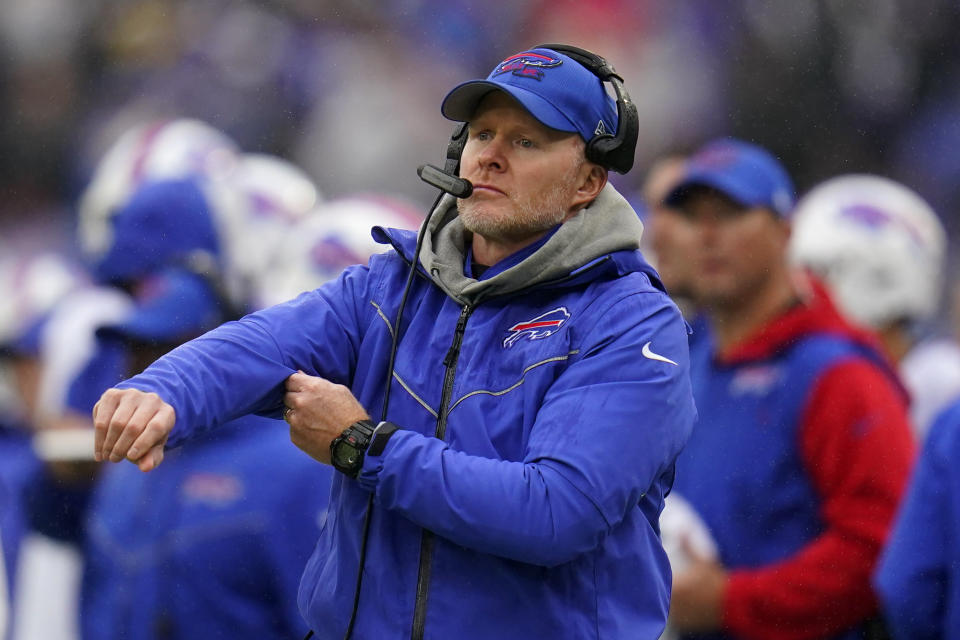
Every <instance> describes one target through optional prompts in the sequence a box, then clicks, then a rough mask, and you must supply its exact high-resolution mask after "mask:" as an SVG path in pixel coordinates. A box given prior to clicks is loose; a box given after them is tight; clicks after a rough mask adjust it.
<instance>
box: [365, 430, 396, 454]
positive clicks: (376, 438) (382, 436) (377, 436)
mask: <svg viewBox="0 0 960 640" xmlns="http://www.w3.org/2000/svg"><path fill="white" fill-rule="evenodd" d="M399 428H400V427H398V426H397V425H395V424H393V423H392V422H381V423H380V424H379V425H377V429H376V431H375V432H374V434H373V441H371V442H370V447H369V448H368V449H367V453H369V454H370V455H371V456H379V455H380V454H382V453H383V450H384V448H385V447H386V446H387V441H388V440H390V436H392V435H393V433H394V432H395V431H396V430H397V429H399Z"/></svg>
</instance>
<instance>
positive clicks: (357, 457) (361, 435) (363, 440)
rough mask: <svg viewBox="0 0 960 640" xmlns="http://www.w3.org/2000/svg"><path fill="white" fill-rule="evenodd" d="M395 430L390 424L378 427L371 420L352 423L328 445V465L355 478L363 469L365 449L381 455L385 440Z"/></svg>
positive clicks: (385, 444)
mask: <svg viewBox="0 0 960 640" xmlns="http://www.w3.org/2000/svg"><path fill="white" fill-rule="evenodd" d="M397 428H398V427H397V425H395V424H393V423H392V422H381V423H380V424H379V425H377V424H374V422H373V421H372V420H359V421H357V422H354V423H353V424H352V425H350V426H349V427H347V428H346V430H344V432H343V433H341V434H340V435H339V436H337V437H336V438H334V439H333V442H331V443H330V463H331V464H332V465H333V468H334V469H336V470H337V471H339V472H341V473H343V474H345V475H347V476H349V477H351V478H356V477H357V475H358V474H359V473H360V468H361V467H363V456H364V454H365V453H366V452H367V449H368V448H369V450H370V454H371V455H380V454H381V453H383V448H384V447H385V446H387V440H389V439H390V436H392V435H393V432H394V431H396V430H397ZM374 431H376V437H374Z"/></svg>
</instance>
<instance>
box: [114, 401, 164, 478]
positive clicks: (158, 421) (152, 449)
mask: <svg viewBox="0 0 960 640" xmlns="http://www.w3.org/2000/svg"><path fill="white" fill-rule="evenodd" d="M174 422H176V414H175V412H174V410H173V407H171V406H170V405H168V404H166V403H164V404H163V405H162V406H161V407H160V408H159V409H158V410H157V411H156V412H154V414H153V415H152V416H151V418H150V420H149V421H148V422H147V424H146V425H145V426H144V428H143V431H142V432H141V433H140V435H139V436H138V437H137V439H136V440H134V442H133V444H132V445H131V446H130V449H129V451H127V452H126V455H127V457H128V458H129V459H130V460H132V461H135V462H139V461H140V460H141V456H142V455H143V452H144V451H146V452H147V455H146V456H144V457H151V456H153V457H156V456H157V455H158V454H157V451H159V459H157V460H156V461H155V463H154V464H153V466H152V467H151V468H153V467H156V466H157V465H158V464H160V461H161V460H163V445H164V444H165V443H166V442H167V437H168V436H169V435H170V431H171V430H172V429H173V424H174ZM158 447H159V449H158ZM141 468H142V467H141Z"/></svg>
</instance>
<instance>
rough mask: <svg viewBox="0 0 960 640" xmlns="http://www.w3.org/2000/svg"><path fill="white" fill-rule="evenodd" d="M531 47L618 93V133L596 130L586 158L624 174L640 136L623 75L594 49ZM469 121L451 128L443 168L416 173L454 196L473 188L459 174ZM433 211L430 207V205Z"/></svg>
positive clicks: (425, 168) (424, 168)
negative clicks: (554, 55)
mask: <svg viewBox="0 0 960 640" xmlns="http://www.w3.org/2000/svg"><path fill="white" fill-rule="evenodd" d="M533 48H534V49H551V50H553V51H556V52H557V53H562V54H563V55H565V56H567V57H568V58H571V59H573V61H574V62H577V63H578V64H580V65H581V66H583V67H584V68H585V69H586V70H587V71H590V72H591V73H592V74H593V75H595V76H597V77H598V78H600V81H601V82H609V83H610V84H611V85H612V86H613V90H614V93H615V94H616V96H617V133H616V134H611V133H599V134H597V135H595V136H593V138H591V139H590V140H588V141H587V148H586V156H587V160H590V161H591V162H595V163H597V164H599V165H601V166H603V167H607V168H608V169H612V170H613V171H616V172H617V173H621V174H625V173H627V172H629V171H630V169H632V168H633V161H634V155H635V154H636V150H637V139H638V138H639V137H640V116H639V114H638V113H637V105H636V104H634V102H633V100H632V99H631V98H630V94H629V93H627V90H626V89H625V88H624V86H623V78H622V77H621V76H620V74H618V73H617V70H616V69H614V68H613V65H612V64H610V63H609V62H607V60H606V59H605V58H602V57H601V56H598V55H597V54H595V53H592V52H590V51H587V50H586V49H581V48H580V47H574V46H573V45H567V44H540V45H537V46H536V47H533ZM467 129H468V123H466V122H461V123H459V124H457V126H456V127H455V128H454V130H453V135H451V136H450V141H449V142H448V143H447V153H446V162H445V166H444V168H443V169H439V168H438V167H435V166H433V165H429V164H426V165H421V166H420V167H419V168H417V175H418V176H420V179H421V180H423V181H424V182H426V183H428V184H430V185H432V186H434V187H436V188H437V189H440V190H441V191H443V192H446V193H449V194H451V195H453V196H456V197H457V198H468V197H470V194H471V192H472V190H473V185H471V184H470V182H469V181H467V180H464V179H462V178H459V174H460V156H461V154H462V153H463V147H464V145H465V144H466V142H467ZM431 211H432V209H431Z"/></svg>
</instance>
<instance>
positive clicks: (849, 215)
mask: <svg viewBox="0 0 960 640" xmlns="http://www.w3.org/2000/svg"><path fill="white" fill-rule="evenodd" d="M840 217H841V218H845V219H847V220H850V221H852V222H855V223H858V224H860V225H863V226H864V227H866V228H868V229H871V230H873V231H880V230H881V229H884V228H887V227H888V226H894V225H895V224H897V223H899V226H900V227H901V228H902V229H903V230H904V231H906V233H907V235H908V236H910V240H911V241H912V242H913V243H914V244H915V245H917V246H920V247H922V246H924V245H925V244H926V243H925V242H924V239H923V235H922V234H921V233H920V232H919V231H918V230H917V229H916V228H914V227H913V226H912V225H911V224H910V223H909V222H908V221H907V220H905V219H903V217H902V216H900V217H899V218H895V217H894V216H893V215H892V214H891V213H889V212H888V211H884V210H883V209H880V208H879V207H874V206H872V205H869V204H854V205H850V206H847V207H844V208H843V209H842V210H841V211H840Z"/></svg>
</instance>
